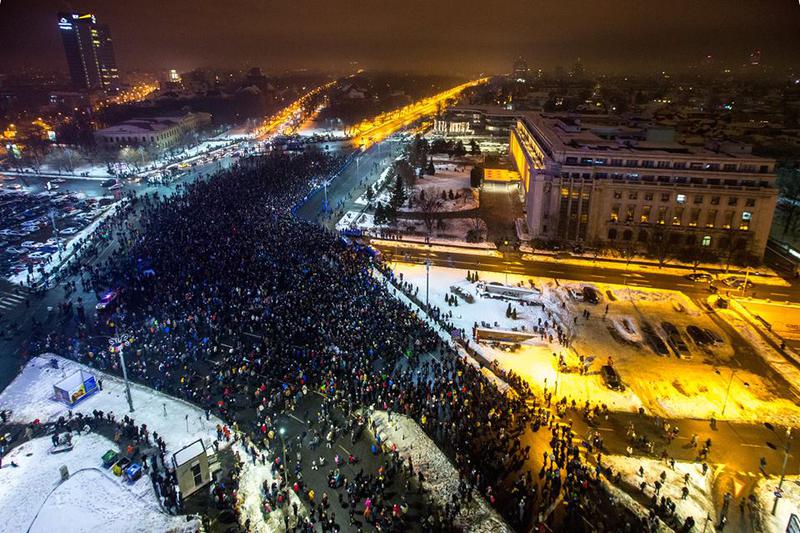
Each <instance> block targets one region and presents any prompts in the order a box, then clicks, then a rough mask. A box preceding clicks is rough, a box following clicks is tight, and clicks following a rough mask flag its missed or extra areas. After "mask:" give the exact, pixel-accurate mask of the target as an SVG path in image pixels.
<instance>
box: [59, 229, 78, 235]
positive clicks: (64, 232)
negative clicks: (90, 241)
mask: <svg viewBox="0 0 800 533" xmlns="http://www.w3.org/2000/svg"><path fill="white" fill-rule="evenodd" d="M79 231H80V230H79V229H78V228H64V229H62V230H59V231H58V232H59V233H60V234H62V235H75V234H76V233H78V232H79Z"/></svg>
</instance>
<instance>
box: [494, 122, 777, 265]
mask: <svg viewBox="0 0 800 533" xmlns="http://www.w3.org/2000/svg"><path fill="white" fill-rule="evenodd" d="M509 150H510V152H511V156H512V158H513V159H514V161H515V163H516V166H517V170H518V171H519V173H520V179H521V181H522V185H523V190H524V195H525V206H526V221H527V225H528V230H529V234H530V235H532V236H533V237H535V238H538V239H542V240H557V241H566V242H576V243H587V244H590V245H596V244H602V245H607V246H626V247H631V246H632V247H635V248H642V249H646V248H647V247H648V244H649V243H650V242H651V240H652V239H654V238H657V239H662V240H663V239H665V240H667V241H668V244H669V245H670V246H674V247H675V249H679V248H681V247H691V246H707V247H709V248H710V249H712V250H716V251H719V252H723V253H724V252H729V251H730V250H733V249H735V250H737V252H738V251H742V252H749V253H750V254H752V255H754V256H756V257H758V258H761V257H763V255H764V249H765V247H766V244H767V239H768V236H769V231H770V226H771V225H772V216H773V211H774V209H775V202H776V199H777V195H778V191H777V188H776V185H775V179H776V177H775V161H774V160H770V159H766V158H762V157H757V156H754V155H752V154H751V153H750V147H749V146H747V145H743V144H741V143H733V142H709V143H706V145H705V146H694V145H692V146H690V145H686V144H682V143H680V142H677V141H676V140H675V134H674V132H673V131H672V130H669V129H664V128H658V127H654V126H648V125H642V124H633V125H632V124H627V123H625V122H623V121H621V119H620V118H619V117H611V116H587V117H579V116H578V117H576V116H567V115H558V114H543V113H523V114H520V116H519V117H518V118H517V121H516V123H515V125H514V127H513V128H512V130H511V134H510V147H509Z"/></svg>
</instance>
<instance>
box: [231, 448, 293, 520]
mask: <svg viewBox="0 0 800 533" xmlns="http://www.w3.org/2000/svg"><path fill="white" fill-rule="evenodd" d="M233 449H234V450H235V451H237V452H239V456H240V457H241V458H242V459H244V460H245V461H244V463H243V464H242V470H241V473H240V477H239V491H238V493H237V496H238V499H239V502H240V507H239V512H240V516H241V522H242V523H244V522H246V521H247V520H250V526H251V529H250V531H251V532H252V533H272V532H273V531H283V529H284V527H283V513H284V512H288V513H289V525H290V526H293V525H294V524H295V519H294V514H293V513H291V512H290V511H291V509H292V507H291V505H292V504H293V503H295V504H297V508H298V516H299V517H300V519H301V520H302V518H303V517H305V516H308V511H307V509H306V506H305V504H304V503H303V501H302V500H301V499H300V498H299V497H298V496H297V494H295V492H294V491H291V490H290V491H289V504H288V505H286V506H284V508H283V509H282V510H281V509H274V510H273V511H272V512H271V513H269V515H268V516H267V517H266V519H265V517H264V512H263V509H264V507H263V504H264V497H263V494H262V492H263V491H262V488H263V487H264V482H265V481H266V485H267V486H270V485H272V482H273V481H276V479H275V477H274V476H273V475H272V470H271V467H272V461H271V460H267V461H266V464H264V465H262V464H261V463H258V464H253V463H252V461H249V460H247V458H248V457H249V455H248V454H247V452H246V451H245V449H244V447H242V445H241V444H240V443H238V442H237V443H236V444H234V445H233ZM262 453H266V451H264V450H262ZM269 459H274V457H269Z"/></svg>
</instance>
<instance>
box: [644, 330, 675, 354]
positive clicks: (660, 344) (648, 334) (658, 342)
mask: <svg viewBox="0 0 800 533" xmlns="http://www.w3.org/2000/svg"><path fill="white" fill-rule="evenodd" d="M642 333H643V334H644V338H645V340H646V341H647V344H649V345H650V348H652V349H653V351H654V352H656V355H660V356H662V357H664V356H667V355H669V348H667V344H666V343H665V342H664V341H663V340H662V339H661V337H659V336H658V334H657V333H656V332H655V330H654V329H653V326H651V325H650V323H649V322H644V323H643V324H642Z"/></svg>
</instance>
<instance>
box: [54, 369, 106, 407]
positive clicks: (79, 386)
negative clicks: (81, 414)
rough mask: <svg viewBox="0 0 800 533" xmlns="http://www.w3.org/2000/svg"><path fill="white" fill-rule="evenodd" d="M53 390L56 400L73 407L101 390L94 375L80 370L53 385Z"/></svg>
mask: <svg viewBox="0 0 800 533" xmlns="http://www.w3.org/2000/svg"><path fill="white" fill-rule="evenodd" d="M53 390H54V391H55V397H56V400H59V401H62V402H64V403H65V404H67V405H68V406H70V407H72V406H73V405H75V404H76V403H78V402H79V401H81V400H83V399H85V398H88V397H89V396H91V395H92V394H94V393H95V392H97V391H98V390H99V388H98V387H97V380H96V379H95V377H94V375H93V374H91V373H90V372H86V371H84V370H78V371H76V372H75V373H74V374H71V375H69V376H67V377H65V378H64V379H62V380H61V381H59V382H58V383H56V384H55V385H53Z"/></svg>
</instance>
